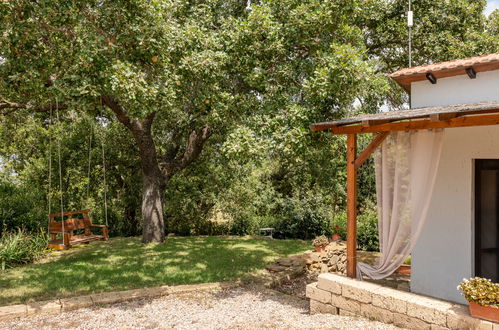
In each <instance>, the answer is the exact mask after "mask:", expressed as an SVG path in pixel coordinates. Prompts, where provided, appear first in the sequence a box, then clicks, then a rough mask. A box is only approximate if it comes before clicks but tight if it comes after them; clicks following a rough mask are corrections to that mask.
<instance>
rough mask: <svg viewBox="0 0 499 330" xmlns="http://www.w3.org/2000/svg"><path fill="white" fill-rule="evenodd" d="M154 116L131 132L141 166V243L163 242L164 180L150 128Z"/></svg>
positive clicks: (137, 123) (141, 122) (150, 116)
mask: <svg viewBox="0 0 499 330" xmlns="http://www.w3.org/2000/svg"><path fill="white" fill-rule="evenodd" d="M153 119H154V114H152V115H149V116H148V117H146V118H145V119H144V120H142V121H138V122H136V123H135V124H136V125H135V126H136V127H135V128H134V130H133V131H132V132H133V135H134V137H135V141H136V143H137V146H138V147H139V156H140V163H141V166H142V219H143V228H142V230H143V231H142V242H143V243H150V242H156V243H162V242H163V241H164V240H165V223H164V220H163V196H164V193H165V188H166V180H165V177H164V175H163V173H161V170H160V168H159V165H158V158H157V154H156V146H155V145H154V140H153V138H152V132H151V126H152V121H153Z"/></svg>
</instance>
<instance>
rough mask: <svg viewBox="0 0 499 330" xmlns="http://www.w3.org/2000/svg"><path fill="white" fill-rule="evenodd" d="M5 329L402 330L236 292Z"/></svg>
mask: <svg viewBox="0 0 499 330" xmlns="http://www.w3.org/2000/svg"><path fill="white" fill-rule="evenodd" d="M0 328H1V329H57V328H64V329H68V328H72V329H109V328H112V329H117V328H119V329H127V328H130V329H157V328H168V329H171V328H175V329H229V328H230V329H262V328H281V329H282V328H286V329H289V328H302V329H303V328H308V329H310V328H314V329H317V328H320V329H399V328H396V327H393V326H390V325H386V324H383V323H379V322H373V321H369V320H366V319H362V318H352V317H345V316H336V315H325V314H323V315H309V314H308V301H306V300H303V299H299V298H296V297H292V296H289V295H284V294H281V293H278V292H275V291H271V290H264V291H262V290H261V289H256V288H235V289H228V290H224V291H218V292H196V293H184V294H177V295H169V296H165V297H161V298H158V299H152V300H151V299H139V300H134V301H129V302H125V303H119V304H112V305H106V306H102V307H94V308H83V309H79V310H76V311H71V312H66V313H62V314H57V315H40V316H36V317H32V318H23V319H20V320H13V321H10V322H4V323H0Z"/></svg>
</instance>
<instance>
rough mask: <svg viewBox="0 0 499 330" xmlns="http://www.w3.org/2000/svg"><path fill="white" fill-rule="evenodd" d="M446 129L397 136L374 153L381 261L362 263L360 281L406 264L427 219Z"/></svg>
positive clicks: (359, 266)
mask: <svg viewBox="0 0 499 330" xmlns="http://www.w3.org/2000/svg"><path fill="white" fill-rule="evenodd" d="M442 141H443V130H418V131H409V132H392V133H391V134H390V135H389V136H388V137H387V138H386V139H385V141H384V142H383V144H382V145H381V148H380V150H379V151H378V152H376V154H375V167H376V194H377V202H378V232H379V243H380V252H381V256H380V258H379V259H378V260H377V261H376V263H375V264H374V265H368V264H365V263H360V262H359V263H357V274H358V275H357V277H359V278H360V279H361V278H362V275H367V276H369V277H370V278H372V279H382V278H385V277H387V276H390V275H391V274H392V273H394V272H395V271H396V270H397V268H398V267H400V265H401V264H402V263H403V262H404V261H405V259H407V257H408V256H409V255H410V253H411V251H412V249H413V248H414V246H415V245H416V242H417V240H418V238H419V235H420V233H421V229H422V228H423V225H424V223H425V220H426V215H427V212H428V206H429V204H430V200H431V196H432V191H433V186H434V184H435V179H436V177H437V169H438V163H439V160H440V154H441V151H442Z"/></svg>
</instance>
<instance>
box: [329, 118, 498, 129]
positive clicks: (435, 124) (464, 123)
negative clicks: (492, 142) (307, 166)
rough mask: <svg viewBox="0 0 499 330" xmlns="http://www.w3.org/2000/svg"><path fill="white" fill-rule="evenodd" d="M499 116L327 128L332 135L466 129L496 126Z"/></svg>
mask: <svg viewBox="0 0 499 330" xmlns="http://www.w3.org/2000/svg"><path fill="white" fill-rule="evenodd" d="M498 124H499V114H493V115H475V116H463V117H457V118H450V119H448V120H440V121H432V120H431V119H430V120H413V121H401V122H392V123H386V124H380V125H373V126H369V127H364V126H362V125H351V126H341V127H336V126H335V127H329V128H331V130H332V131H333V133H334V134H358V133H378V132H395V131H408V130H418V129H433V128H452V127H468V126H487V125H498Z"/></svg>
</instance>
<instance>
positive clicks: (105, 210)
mask: <svg viewBox="0 0 499 330" xmlns="http://www.w3.org/2000/svg"><path fill="white" fill-rule="evenodd" d="M55 103H56V108H55V115H56V120H57V121H56V122H57V124H58V127H57V128H56V130H57V132H56V134H57V137H56V142H57V157H58V165H59V171H58V172H59V192H60V207H61V226H62V245H66V244H65V242H64V234H65V228H64V227H65V225H64V192H63V190H64V189H63V183H62V157H61V140H62V132H61V128H60V124H61V118H60V116H59V100H58V98H56V100H55ZM49 116H50V120H49V126H48V134H49V157H48V158H49V159H48V163H49V164H48V168H49V173H48V196H47V199H48V211H49V215H50V214H52V196H51V193H52V168H53V166H52V151H53V148H52V142H53V141H52V140H53V139H52V134H53V127H52V126H53V124H54V119H53V109H52V107H50V109H49ZM100 116H101V118H103V112H102V108H101V110H100ZM93 134H94V128H93V124H92V122H90V137H89V142H88V166H87V180H88V182H87V191H86V193H87V200H86V204H87V205H88V201H89V198H90V179H91V162H92V142H93ZM104 139H105V136H104V133H103V134H102V135H101V152H102V175H103V181H104V182H103V183H104V217H105V223H106V226H108V205H107V204H108V203H107V174H106V148H105V141H104ZM48 221H49V224H48V226H47V235H50V228H49V227H50V216H49V217H48Z"/></svg>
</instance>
